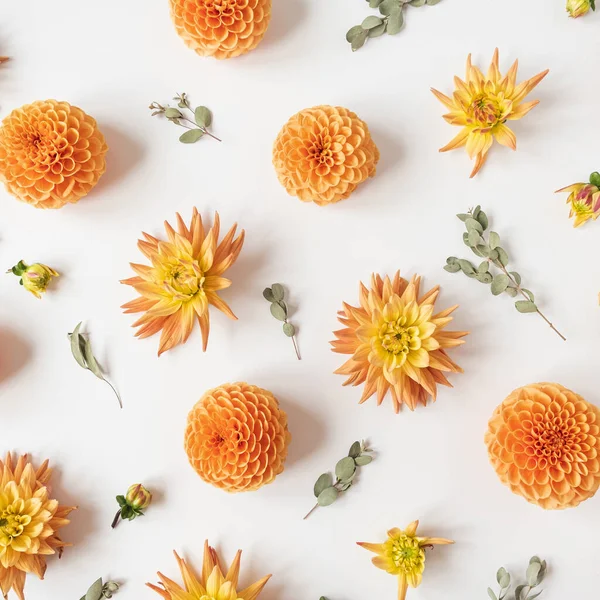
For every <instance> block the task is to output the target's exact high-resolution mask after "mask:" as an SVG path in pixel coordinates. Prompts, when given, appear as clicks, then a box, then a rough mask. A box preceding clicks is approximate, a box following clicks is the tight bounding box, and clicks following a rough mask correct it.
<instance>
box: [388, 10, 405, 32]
mask: <svg viewBox="0 0 600 600" xmlns="http://www.w3.org/2000/svg"><path fill="white" fill-rule="evenodd" d="M402 25H404V14H403V13H402V8H401V7H397V8H395V9H394V10H392V12H391V13H390V16H389V18H388V22H387V32H388V34H389V35H396V34H397V33H399V32H400V30H401V29H402Z"/></svg>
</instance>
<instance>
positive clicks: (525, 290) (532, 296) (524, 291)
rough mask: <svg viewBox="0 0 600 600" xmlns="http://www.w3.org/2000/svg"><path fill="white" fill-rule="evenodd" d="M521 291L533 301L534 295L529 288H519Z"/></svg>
mask: <svg viewBox="0 0 600 600" xmlns="http://www.w3.org/2000/svg"><path fill="white" fill-rule="evenodd" d="M521 291H522V292H523V293H524V294H526V295H527V297H528V298H529V299H530V300H531V301H532V302H535V296H534V295H533V292H532V291H531V290H528V289H526V288H521Z"/></svg>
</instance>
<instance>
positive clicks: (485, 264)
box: [477, 260, 490, 273]
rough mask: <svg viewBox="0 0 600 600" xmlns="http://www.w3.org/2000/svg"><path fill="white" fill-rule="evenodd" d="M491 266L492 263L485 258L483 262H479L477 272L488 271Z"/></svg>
mask: <svg viewBox="0 0 600 600" xmlns="http://www.w3.org/2000/svg"><path fill="white" fill-rule="evenodd" d="M489 266H490V263H489V262H488V261H487V260H484V261H483V262H481V263H479V266H478V267H477V272H478V273H487V271H488V268H489Z"/></svg>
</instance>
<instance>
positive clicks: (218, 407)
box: [185, 383, 291, 492]
mask: <svg viewBox="0 0 600 600" xmlns="http://www.w3.org/2000/svg"><path fill="white" fill-rule="evenodd" d="M290 440H291V435H290V432H289V431H288V427H287V415H286V414H285V412H284V411H283V410H281V408H279V402H278V401H277V399H276V398H275V397H274V396H273V394H271V392H269V391H267V390H263V389H261V388H259V387H257V386H254V385H249V384H247V383H229V384H224V385H222V386H219V387H218V388H215V389H213V390H209V391H208V392H206V393H205V394H204V396H202V398H201V399H200V400H199V401H198V402H197V403H196V406H194V408H193V409H192V410H191V412H190V414H189V415H188V422H187V427H186V430H185V451H186V452H187V455H188V459H189V461H190V464H191V465H192V467H194V469H195V471H196V473H198V475H200V477H201V478H202V479H203V480H204V481H206V482H207V483H210V484H212V485H214V486H215V487H218V488H221V489H223V490H225V491H226V492H248V491H253V490H257V489H258V488H260V487H262V486H263V485H266V484H267V483H271V482H272V481H273V480H274V479H275V477H276V476H277V475H279V474H280V473H281V472H282V471H283V467H284V463H285V459H286V458H287V453H288V445H289V443H290Z"/></svg>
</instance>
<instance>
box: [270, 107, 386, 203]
mask: <svg viewBox="0 0 600 600" xmlns="http://www.w3.org/2000/svg"><path fill="white" fill-rule="evenodd" d="M378 161H379V150H378V149H377V146H376V145H375V142H373V140H372V139H371V134H370V133H369V128H368V127H367V124H366V123H365V122H364V121H361V119H359V118H358V116H357V115H356V114H354V113H353V112H352V111H350V110H348V109H346V108H342V107H340V106H315V107H314V108H307V109H306V110H302V111H300V112H299V113H297V114H295V115H294V116H293V117H292V118H291V119H290V120H289V121H288V122H287V123H286V124H285V125H284V127H283V129H282V130H281V131H280V132H279V135H278V136H277V139H276V140H275V145H274V147H273V165H274V166H275V171H276V172H277V177H278V178H279V181H280V182H281V184H282V185H283V187H285V189H286V190H287V192H288V194H290V195H291V196H298V198H300V200H302V201H303V202H315V203H316V204H319V205H320V206H323V205H325V204H331V203H333V202H339V201H340V200H345V199H346V198H348V197H349V196H350V194H351V193H352V192H353V191H354V190H355V189H356V187H357V186H358V185H359V184H360V183H362V182H363V181H366V180H367V179H368V178H369V177H374V176H375V172H376V165H377V162H378Z"/></svg>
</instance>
